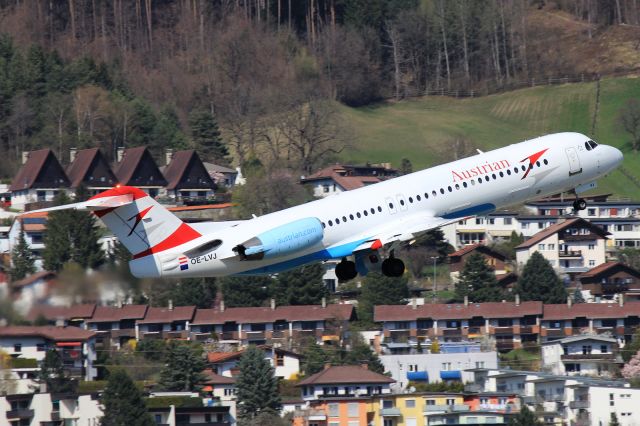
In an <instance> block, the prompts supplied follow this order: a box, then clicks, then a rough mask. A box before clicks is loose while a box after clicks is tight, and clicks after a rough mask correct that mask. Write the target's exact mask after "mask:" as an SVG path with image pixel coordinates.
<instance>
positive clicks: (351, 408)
mask: <svg viewBox="0 0 640 426" xmlns="http://www.w3.org/2000/svg"><path fill="white" fill-rule="evenodd" d="M359 406H360V404H358V403H357V402H350V403H348V404H347V415H348V416H349V417H358V415H359V414H360V409H359Z"/></svg>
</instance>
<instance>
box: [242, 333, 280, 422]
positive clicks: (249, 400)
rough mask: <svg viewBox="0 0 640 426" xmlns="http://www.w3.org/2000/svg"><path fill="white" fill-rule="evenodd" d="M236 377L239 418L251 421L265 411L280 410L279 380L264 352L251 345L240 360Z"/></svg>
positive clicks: (276, 411) (273, 411) (275, 411)
mask: <svg viewBox="0 0 640 426" xmlns="http://www.w3.org/2000/svg"><path fill="white" fill-rule="evenodd" d="M238 370H239V371H240V372H239V374H238V377H237V378H236V388H237V407H238V419H239V420H242V421H245V422H246V421H251V420H252V419H253V418H255V417H256V416H258V415H259V414H261V413H263V412H271V413H278V412H279V411H280V394H279V393H278V380H277V379H276V377H275V375H274V373H275V371H274V369H273V367H272V366H271V364H270V363H269V361H267V360H266V359H265V358H264V352H263V351H262V350H260V349H258V348H257V347H255V346H253V345H251V346H249V347H248V348H247V349H246V350H245V351H244V353H243V354H242V356H241V357H240V361H239V362H238Z"/></svg>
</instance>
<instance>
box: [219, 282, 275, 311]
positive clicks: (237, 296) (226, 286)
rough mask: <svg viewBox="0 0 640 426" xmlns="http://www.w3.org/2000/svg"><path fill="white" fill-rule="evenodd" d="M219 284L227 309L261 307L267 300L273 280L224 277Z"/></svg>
mask: <svg viewBox="0 0 640 426" xmlns="http://www.w3.org/2000/svg"><path fill="white" fill-rule="evenodd" d="M219 283H220V288H221V289H222V295H223V297H224V302H225V305H226V306H227V307H229V308H234V307H239V306H263V305H264V304H265V303H266V302H267V300H268V299H269V294H270V293H271V285H272V284H273V279H272V278H271V277H224V278H221V279H220V281H219Z"/></svg>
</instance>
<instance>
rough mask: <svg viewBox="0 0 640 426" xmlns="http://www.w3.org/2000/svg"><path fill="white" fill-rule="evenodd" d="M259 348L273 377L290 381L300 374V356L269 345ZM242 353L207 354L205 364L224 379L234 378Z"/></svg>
mask: <svg viewBox="0 0 640 426" xmlns="http://www.w3.org/2000/svg"><path fill="white" fill-rule="evenodd" d="M259 348H260V349H261V350H262V351H263V352H264V358H265V359H266V360H267V361H269V363H270V364H271V366H272V367H273V368H274V375H275V376H276V377H279V378H281V379H285V380H290V379H294V378H296V377H297V376H298V375H299V374H300V359H301V358H302V357H301V355H300V354H297V353H295V352H292V351H287V350H284V349H282V348H274V347H273V346H269V345H260V346H259ZM243 353H244V350H240V351H235V352H209V353H208V354H207V363H208V364H209V365H210V366H211V370H212V371H213V372H214V373H216V374H220V375H222V376H224V377H235V376H236V375H237V373H238V368H237V365H238V361H240V357H241V356H242V354H243Z"/></svg>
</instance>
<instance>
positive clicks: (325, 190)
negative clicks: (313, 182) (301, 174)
mask: <svg viewBox="0 0 640 426" xmlns="http://www.w3.org/2000/svg"><path fill="white" fill-rule="evenodd" d="M322 192H324V193H325V194H326V193H327V192H329V185H322Z"/></svg>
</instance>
